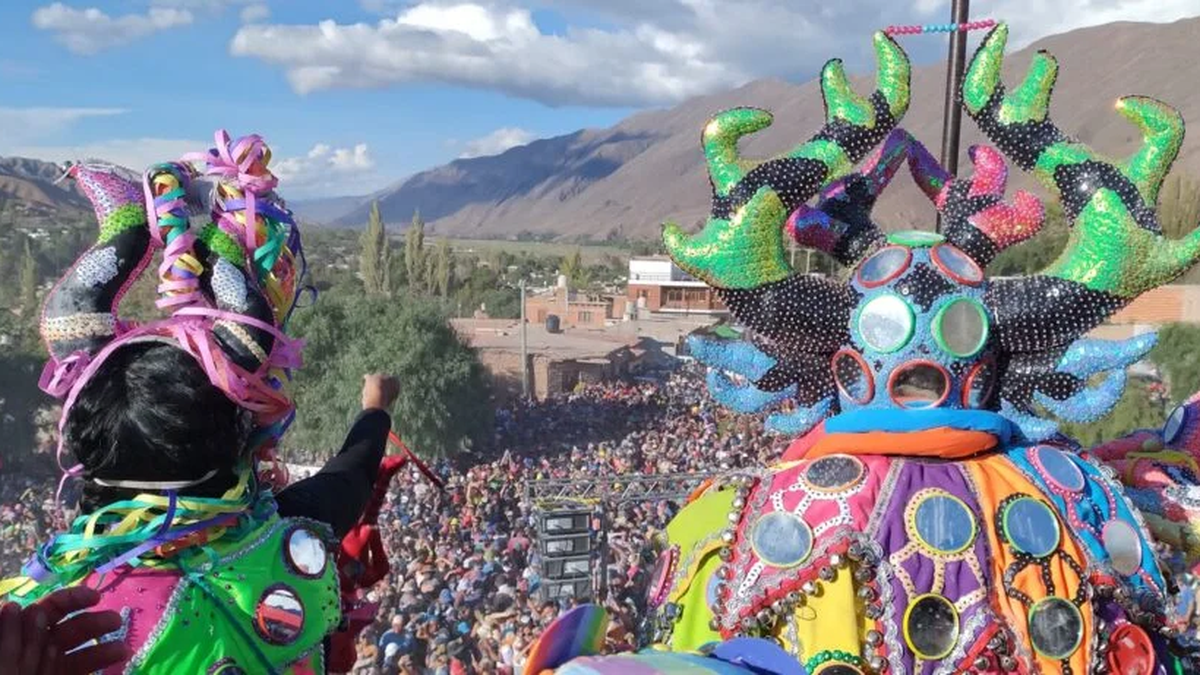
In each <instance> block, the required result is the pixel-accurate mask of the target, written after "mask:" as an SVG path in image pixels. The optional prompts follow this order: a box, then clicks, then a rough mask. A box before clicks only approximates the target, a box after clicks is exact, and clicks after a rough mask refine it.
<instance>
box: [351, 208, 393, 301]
mask: <svg viewBox="0 0 1200 675" xmlns="http://www.w3.org/2000/svg"><path fill="white" fill-rule="evenodd" d="M391 262H392V242H391V240H390V239H388V234H387V226H386V225H384V223H383V217H382V216H380V214H379V202H378V201H374V202H371V215H370V217H369V218H368V219H367V229H366V230H365V231H363V234H362V240H361V252H360V253H359V256H358V270H359V275H360V276H361V277H362V282H363V288H364V289H365V290H366V291H367V295H383V296H386V295H390V294H391V292H392V283H391V280H390V279H389V277H390V276H391Z"/></svg>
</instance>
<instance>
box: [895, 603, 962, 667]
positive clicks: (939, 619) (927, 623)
mask: <svg viewBox="0 0 1200 675" xmlns="http://www.w3.org/2000/svg"><path fill="white" fill-rule="evenodd" d="M904 639H905V641H907V642H908V646H909V648H910V649H912V650H913V653H914V654H916V655H917V656H919V657H921V658H922V659H925V660H926V661H934V660H938V659H944V658H946V655H948V654H949V653H950V651H951V650H952V649H954V645H955V643H957V642H958V610H957V609H955V608H954V603H952V602H950V601H949V600H947V599H946V598H944V597H942V596H940V595H934V594H929V595H922V596H919V597H917V599H915V600H913V601H912V602H911V603H909V605H908V609H907V610H905V612H904Z"/></svg>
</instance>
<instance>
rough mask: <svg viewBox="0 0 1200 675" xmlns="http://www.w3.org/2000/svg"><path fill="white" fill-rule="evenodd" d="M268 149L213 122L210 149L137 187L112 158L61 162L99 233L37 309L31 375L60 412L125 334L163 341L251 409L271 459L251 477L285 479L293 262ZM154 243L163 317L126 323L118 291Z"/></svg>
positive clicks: (264, 454) (297, 271)
mask: <svg viewBox="0 0 1200 675" xmlns="http://www.w3.org/2000/svg"><path fill="white" fill-rule="evenodd" d="M270 159H271V154H270V150H269V149H268V148H267V146H266V145H265V144H264V143H263V141H262V139H261V138H259V137H258V136H247V137H245V138H240V139H237V140H236V141H233V140H231V139H230V137H229V135H228V134H227V133H225V132H224V131H219V132H217V134H216V144H215V147H214V148H213V149H211V150H209V151H208V152H205V153H199V154H196V155H190V156H187V157H185V158H184V159H183V160H182V161H180V162H171V163H166V164H158V165H155V166H153V167H151V168H150V169H149V170H148V171H146V173H145V175H144V181H143V184H142V185H141V186H139V185H137V184H136V183H134V182H132V181H130V180H128V179H127V178H125V177H124V176H122V175H121V174H120V173H118V172H116V171H114V170H112V169H107V168H103V167H94V166H88V165H75V166H71V167H69V168H68V171H67V173H68V176H70V177H71V178H73V179H74V180H75V181H76V182H77V183H78V184H79V186H80V189H81V190H82V191H83V193H84V195H85V196H86V197H87V198H88V199H89V200H90V201H91V202H92V204H93V205H94V207H95V212H96V219H97V221H98V223H99V225H100V235H99V237H98V240H97V242H96V244H95V245H94V246H92V247H91V248H90V249H89V250H88V251H86V252H85V253H84V254H83V255H82V256H81V257H80V258H79V259H78V260H77V261H76V263H75V264H74V265H73V266H72V267H71V268H70V269H69V270H68V271H67V272H66V274H65V275H64V276H63V277H62V279H61V280H60V281H59V282H58V284H57V285H56V286H55V287H54V289H53V290H52V291H51V292H50V294H49V296H48V297H47V299H46V303H45V308H44V310H43V315H42V320H41V334H42V337H43V339H44V340H45V342H46V346H47V348H48V350H49V352H50V357H51V358H50V361H49V363H47V365H46V369H45V371H44V372H43V375H42V382H41V385H42V388H43V389H44V390H45V391H46V392H47V393H49V394H51V395H53V396H56V397H58V398H62V399H64V401H65V403H64V408H63V413H62V422H63V423H65V421H66V419H67V417H68V416H69V415H70V411H71V406H72V404H73V403H74V401H75V398H76V397H77V396H78V394H79V392H80V391H81V390H82V389H83V387H84V386H85V385H86V383H87V382H88V380H89V379H90V378H91V376H92V375H93V374H94V373H95V372H96V370H97V369H98V368H99V366H100V364H101V363H103V361H104V359H105V358H107V357H108V355H110V354H112V353H113V352H114V351H115V350H117V349H119V348H120V347H122V346H124V345H127V344H130V343H133V342H139V341H147V340H157V341H166V342H170V343H172V344H175V345H176V346H178V347H179V348H180V349H183V350H185V351H187V352H188V353H190V354H192V355H193V356H194V357H195V358H196V361H197V363H198V364H199V365H200V366H201V367H202V368H203V369H204V371H205V372H206V373H207V374H208V376H209V378H210V379H211V380H212V382H213V384H214V385H216V386H217V387H219V388H220V389H221V390H222V391H224V392H225V394H226V395H227V396H229V398H230V399H231V400H233V401H234V402H236V403H238V404H239V405H240V406H242V407H244V408H246V409H247V410H249V411H251V412H252V413H253V414H254V418H255V422H256V424H257V427H258V431H257V433H256V436H255V439H254V441H253V442H254V445H255V452H256V457H257V458H258V459H259V460H270V463H269V465H268V464H263V465H262V469H264V471H263V472H262V474H263V475H262V476H260V477H265V478H268V479H272V480H278V479H280V478H282V477H281V476H279V475H278V474H277V469H278V466H279V465H278V463H276V462H274V460H273V457H274V454H273V448H274V445H275V442H276V440H277V439H278V437H279V436H280V435H281V434H282V433H283V430H284V429H285V428H286V426H287V424H288V423H289V422H290V419H291V417H292V413H293V405H292V403H291V401H290V399H288V397H287V396H286V395H285V393H284V392H283V391H282V388H283V383H284V380H285V379H286V371H287V369H290V368H293V367H296V366H298V365H299V352H298V347H299V345H298V344H297V343H296V342H294V341H293V340H291V339H289V338H288V337H287V336H286V335H285V334H284V332H283V331H284V329H285V328H286V325H287V321H288V318H289V316H290V314H291V311H292V309H293V307H294V306H295V304H296V300H297V298H298V297H299V295H300V292H301V290H302V288H303V286H302V283H301V280H302V278H303V276H304V264H303V253H302V249H301V247H300V235H299V231H298V229H297V228H296V224H295V221H294V220H293V218H292V215H291V213H290V212H289V211H288V210H287V209H286V207H285V206H284V204H283V202H282V201H281V200H280V199H279V198H278V197H277V196H276V195H275V193H274V188H275V185H276V183H277V179H276V178H275V176H274V175H273V174H272V173H271V172H270V170H269V169H268V165H269V163H270ZM193 220H196V221H197V222H201V223H202V225H201V226H200V227H198V228H193V227H192V223H193ZM158 249H162V251H163V255H162V262H161V264H160V265H159V267H158V277H159V284H158V295H159V298H158V301H157V305H158V306H159V308H161V309H163V310H165V311H167V312H169V316H168V317H166V318H164V319H162V320H159V321H155V322H152V323H149V324H146V325H141V326H138V325H135V324H133V323H131V322H127V321H124V320H122V318H121V316H120V314H119V309H120V303H121V299H122V298H123V297H124V295H125V294H126V292H127V291H128V289H129V288H130V286H131V285H132V284H133V283H134V282H135V281H136V280H137V278H138V277H139V276H140V275H141V274H142V272H143V271H144V270H145V268H146V267H147V266H148V265H149V263H150V262H151V259H152V258H153V257H154V255H155V252H156V251H157V250H158ZM61 427H62V424H60V428H61ZM60 447H61V445H60ZM74 471H76V472H77V471H78V467H77V468H76V469H75V470H74Z"/></svg>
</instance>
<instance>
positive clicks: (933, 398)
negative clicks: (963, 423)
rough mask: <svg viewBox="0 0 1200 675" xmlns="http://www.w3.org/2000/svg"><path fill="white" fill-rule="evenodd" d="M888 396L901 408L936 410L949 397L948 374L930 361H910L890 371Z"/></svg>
mask: <svg viewBox="0 0 1200 675" xmlns="http://www.w3.org/2000/svg"><path fill="white" fill-rule="evenodd" d="M888 394H889V395H890V396H891V398H892V401H893V402H895V403H896V405H898V406H900V407H902V408H910V409H921V408H936V407H937V406H939V405H941V404H942V403H943V402H945V400H946V397H948V396H949V395H950V374H949V373H947V372H946V369H945V368H943V367H941V366H939V365H937V364H936V363H933V362H931V361H912V362H909V363H905V364H903V365H900V366H898V367H897V368H896V370H894V371H892V376H891V377H890V378H888Z"/></svg>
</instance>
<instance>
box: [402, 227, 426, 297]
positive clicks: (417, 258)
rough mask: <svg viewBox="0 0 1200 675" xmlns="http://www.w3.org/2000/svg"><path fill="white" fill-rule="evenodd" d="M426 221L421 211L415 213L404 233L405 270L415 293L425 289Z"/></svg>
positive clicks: (410, 286) (409, 285)
mask: <svg viewBox="0 0 1200 675" xmlns="http://www.w3.org/2000/svg"><path fill="white" fill-rule="evenodd" d="M425 258H426V253H425V221H424V220H421V214H420V212H415V213H413V217H412V224H411V225H409V226H408V232H405V233H404V270H405V272H407V275H406V276H407V277H408V287H409V289H410V290H412V291H413V292H415V293H420V292H422V291H424V290H425V283H424V282H425V276H426V274H425V270H426V267H425Z"/></svg>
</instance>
